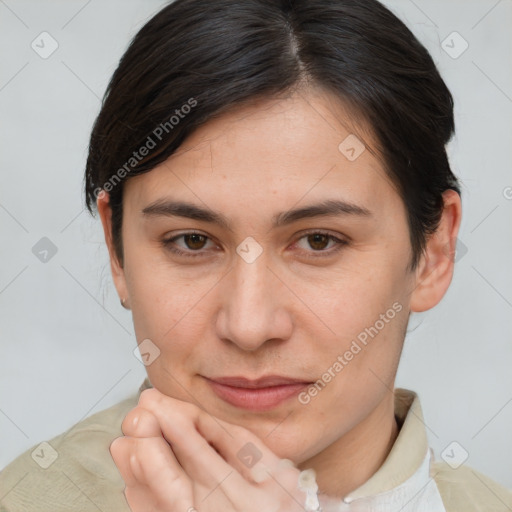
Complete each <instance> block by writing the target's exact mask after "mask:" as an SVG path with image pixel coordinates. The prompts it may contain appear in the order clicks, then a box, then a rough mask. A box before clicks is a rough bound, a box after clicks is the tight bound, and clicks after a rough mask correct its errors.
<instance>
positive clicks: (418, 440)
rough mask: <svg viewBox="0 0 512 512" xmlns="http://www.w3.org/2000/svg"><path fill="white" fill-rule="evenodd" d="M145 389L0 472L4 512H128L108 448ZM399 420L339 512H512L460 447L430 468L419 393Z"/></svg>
mask: <svg viewBox="0 0 512 512" xmlns="http://www.w3.org/2000/svg"><path fill="white" fill-rule="evenodd" d="M148 387H151V383H150V382H149V380H148V379H147V378H146V379H145V380H144V382H143V383H142V385H141V386H140V388H139V391H138V392H137V393H135V394H134V395H132V396H131V397H130V398H127V399H126V400H123V401H122V402H120V403H118V404H116V405H114V406H112V407H110V408H108V409H105V410H103V411H100V412H98V413H96V414H94V415H92V416H90V417H88V418H86V419H85V420H83V421H80V422H79V423H77V424H76V425H74V426H73V427H71V428H70V429H68V430H67V431H66V432H64V433H62V434H61V435H59V436H56V437H54V438H53V439H51V440H49V441H48V442H43V443H40V444H38V445H35V446H33V447H32V448H30V449H29V450H27V451H26V452H24V453H23V454H21V455H20V456H19V457H17V458H16V459H14V460H13V461H12V462H11V463H10V464H9V465H8V466H7V467H6V468H4V470H3V471H2V472H0V512H36V511H37V512H64V511H65V512H89V511H90V512H98V511H100V512H130V508H129V506H128V504H127V502H126V499H125V496H124V494H123V491H124V487H125V486H124V481H123V479H122V478H121V475H120V473H119V471H118V469H117V467H116V465H115V464H114V461H113V460H112V458H111V456H110V451H109V446H110V443H111V442H112V441H113V439H114V438H116V437H119V436H122V435H123V433H122V431H121V423H122V421H123V419H124V417H125V416H126V414H127V413H128V412H129V411H130V410H131V409H133V408H134V407H135V406H136V405H137V403H138V399H139V395H140V393H141V391H142V390H144V389H146V388H148ZM395 415H396V417H397V419H398V422H399V426H400V432H399V435H398V437H397V439H396V441H395V444H394V445H393V448H392V450H391V451H390V453H389V454H388V457H387V458H386V460H385V461H384V464H383V465H382V466H381V467H380V468H379V470H378V471H377V472H376V473H375V474H374V475H373V476H372V477H371V478H370V479H369V480H367V481H366V482H365V483H364V484H363V485H361V486H360V487H359V488H357V489H355V490H354V491H352V492H351V493H350V494H349V495H348V496H346V497H345V498H344V500H340V504H339V508H338V510H340V511H344V510H347V511H354V512H355V511H359V510H364V511H370V510H372V511H373V510H375V511H379V512H385V511H390V512H391V511H393V512H397V511H398V510H400V511H401V512H406V511H415V512H416V511H423V510H424V511H427V512H437V511H439V512H484V511H485V512H510V511H512V491H511V490H509V489H507V488H505V487H503V486H501V485H499V484H498V483H496V482H494V481H493V480H491V479H489V478H488V477H486V476H485V475H483V474H481V473H479V472H478V471H475V470H474V469H472V468H471V467H468V466H466V465H465V464H462V465H460V466H459V465H458V464H459V462H460V461H459V462H457V458H459V459H460V453H458V452H457V450H458V449H459V448H458V447H457V446H454V447H453V449H451V450H450V449H449V450H448V451H447V452H446V453H445V458H446V460H447V461H448V463H447V462H444V461H434V460H433V452H432V450H431V449H429V447H428V443H427V435H426V430H425V425H424V423H423V414H422V410H421V406H420V401H419V398H418V396H417V394H416V393H414V392H413V391H410V390H406V389H402V388H396V389H395ZM450 458H452V459H453V461H451V460H450Z"/></svg>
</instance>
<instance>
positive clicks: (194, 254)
mask: <svg viewBox="0 0 512 512" xmlns="http://www.w3.org/2000/svg"><path fill="white" fill-rule="evenodd" d="M187 235H201V236H203V237H205V238H206V239H207V240H210V238H209V237H207V236H206V235H203V233H198V232H196V231H188V232H186V233H181V234H180V235H177V236H174V237H172V238H169V239H166V240H162V245H163V246H164V247H165V248H166V249H168V250H169V251H171V252H172V253H174V254H176V255H178V256H184V257H186V258H197V257H201V256H202V254H203V253H202V252H199V251H192V252H188V251H182V250H181V249H177V248H176V247H175V246H173V245H172V244H173V243H174V241H175V240H177V239H178V238H181V237H184V236H187ZM309 235H324V236H327V237H328V238H329V240H333V241H335V242H337V247H335V248H334V249H332V250H330V251H325V250H323V251H313V252H314V253H315V252H316V253H317V254H316V255H314V256H313V255H311V254H309V255H307V256H306V258H311V259H313V258H322V257H328V256H332V255H333V254H335V253H337V252H339V251H340V250H341V249H342V248H343V247H344V246H346V245H348V242H347V241H346V240H341V239H339V238H337V237H335V236H333V235H331V234H330V233H328V232H325V231H310V232H307V233H304V234H303V235H302V236H301V237H300V238H299V239H298V240H297V241H299V240H302V239H303V238H305V237H307V236H309ZM307 252H310V251H307ZM318 253H320V254H318Z"/></svg>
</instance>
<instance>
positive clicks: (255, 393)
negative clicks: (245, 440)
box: [205, 375, 311, 411]
mask: <svg viewBox="0 0 512 512" xmlns="http://www.w3.org/2000/svg"><path fill="white" fill-rule="evenodd" d="M205 379H206V381H207V382H208V384H209V385H210V387H211V388H212V390H213V391H214V392H215V394H216V395H217V396H218V397H219V398H221V399H222V400H224V401H225V402H228V403H229V404H231V405H234V406H235V407H240V408H243V409H249V410H253V411H263V410H269V409H273V408H275V407H277V406H278V405H279V404H281V403H282V402H284V401H285V400H288V399H290V398H291V397H293V396H294V395H296V394H298V393H299V392H300V391H301V390H302V389H304V388H305V387H306V386H308V385H309V384H311V382H307V381H304V380H299V379H294V378H290V377H283V376H280V375H268V376H265V377H260V378H258V379H254V380H250V379H246V378H245V377H215V378H211V379H210V378H206V377H205Z"/></svg>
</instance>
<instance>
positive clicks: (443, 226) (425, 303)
mask: <svg viewBox="0 0 512 512" xmlns="http://www.w3.org/2000/svg"><path fill="white" fill-rule="evenodd" d="M443 201H444V207H443V213H442V216H441V220H440V223H439V227H438V229H437V230H436V232H435V233H433V234H432V235H431V236H430V237H429V239H428V241H427V244H426V247H425V251H424V254H423V256H422V258H421V260H420V263H419V265H418V268H417V270H416V280H415V283H414V286H415V288H414V290H413V292H412V294H411V311H413V312H417V313H419V312H421V311H426V310H428V309H431V308H433V307H434V306H435V305H436V304H438V303H439V302H440V301H441V299H442V298H443V296H444V294H445V293H446V291H447V290H448V287H449V286H450V283H451V280H452V277H453V268H454V264H455V261H454V260H455V250H456V243H457V235H458V233H459V226H460V222H461V217H462V207H461V201H460V196H459V194H458V193H457V192H456V191H455V190H445V192H444V193H443Z"/></svg>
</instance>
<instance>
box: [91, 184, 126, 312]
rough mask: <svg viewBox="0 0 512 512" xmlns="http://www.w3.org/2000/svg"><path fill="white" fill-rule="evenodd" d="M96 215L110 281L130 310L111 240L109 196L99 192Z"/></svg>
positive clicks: (123, 278) (123, 280)
mask: <svg viewBox="0 0 512 512" xmlns="http://www.w3.org/2000/svg"><path fill="white" fill-rule="evenodd" d="M96 206H97V208H98V213H99V214H100V218H101V223H102V225H103V232H104V234H105V243H106V244H107V248H108V253H109V256H110V269H111V271H112V279H113V281H114V285H115V287H116V290H117V293H118V294H119V298H120V299H121V301H124V304H123V306H124V307H125V308H127V309H130V306H129V304H130V301H129V295H128V288H127V286H126V279H125V274H124V269H123V267H122V266H121V263H120V262H119V259H118V258H117V255H116V252H115V249H114V243H113V239H112V209H111V208H110V196H109V195H108V194H107V193H106V192H105V191H101V192H100V193H99V195H98V198H97V200H96Z"/></svg>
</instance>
